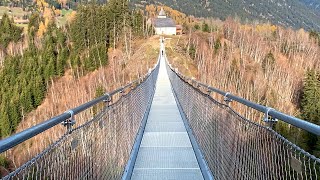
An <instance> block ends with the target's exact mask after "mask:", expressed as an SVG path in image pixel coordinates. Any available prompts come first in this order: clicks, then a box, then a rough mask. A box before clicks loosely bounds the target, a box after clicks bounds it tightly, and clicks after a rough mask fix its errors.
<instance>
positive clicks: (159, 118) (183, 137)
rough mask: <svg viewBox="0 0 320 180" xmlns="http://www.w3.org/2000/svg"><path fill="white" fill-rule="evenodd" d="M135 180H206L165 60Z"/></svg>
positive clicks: (162, 59)
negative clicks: (177, 102) (181, 112)
mask: <svg viewBox="0 0 320 180" xmlns="http://www.w3.org/2000/svg"><path fill="white" fill-rule="evenodd" d="M161 48H164V47H163V46H162V47H161ZM131 179H134V180H135V179H139V180H144V179H145V180H150V179H159V180H160V179H161V180H162V179H184V180H188V179H203V177H202V174H201V170H200V168H199V164H198V162H197V159H196V156H195V153H194V151H193V148H192V145H191V142H190V139H189V136H188V133H187V131H186V128H185V126H184V123H183V121H182V118H181V115H180V112H179V109H178V107H177V104H176V101H175V98H174V96H173V92H172V90H171V84H170V81H169V77H168V75H167V72H166V67H165V60H164V58H163V57H162V58H161V60H160V70H159V75H158V80H157V84H156V91H155V95H154V99H153V102H152V105H151V109H150V112H149V116H148V120H147V124H146V127H145V131H144V134H143V138H142V142H141V145H140V149H139V152H138V156H137V159H136V162H135V166H134V169H133V173H132V176H131Z"/></svg>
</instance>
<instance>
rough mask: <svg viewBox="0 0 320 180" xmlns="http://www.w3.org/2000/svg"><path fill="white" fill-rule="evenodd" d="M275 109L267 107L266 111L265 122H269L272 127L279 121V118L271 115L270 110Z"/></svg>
mask: <svg viewBox="0 0 320 180" xmlns="http://www.w3.org/2000/svg"><path fill="white" fill-rule="evenodd" d="M272 110H274V109H273V108H270V107H267V109H266V112H265V113H264V118H263V122H265V123H267V124H268V126H269V127H270V128H272V126H273V124H275V123H277V122H278V119H276V118H274V117H272V116H270V115H269V112H270V111H272Z"/></svg>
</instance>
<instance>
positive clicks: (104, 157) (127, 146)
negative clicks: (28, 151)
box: [0, 56, 160, 179]
mask: <svg viewBox="0 0 320 180" xmlns="http://www.w3.org/2000/svg"><path fill="white" fill-rule="evenodd" d="M159 58H160V56H159ZM158 71H159V59H158V63H157V65H156V66H155V68H154V69H152V70H151V71H150V72H149V73H148V74H147V75H146V76H145V77H143V78H141V79H139V80H138V81H135V82H132V83H130V84H129V85H127V86H125V87H123V88H120V89H118V90H116V91H113V92H112V93H110V94H106V95H104V96H102V97H100V98H97V99H95V100H93V101H91V102H88V103H86V104H84V105H82V106H79V107H77V108H74V109H72V110H70V111H68V112H66V113H63V114H61V115H59V116H57V117H55V118H52V119H50V120H48V121H46V122H45V123H43V124H40V125H37V126H36V127H33V128H31V129H28V130H25V131H24V132H22V133H20V134H17V135H14V136H12V137H10V138H8V139H4V140H2V141H0V145H1V146H2V147H1V152H3V151H6V150H8V148H11V147H12V146H14V145H16V144H19V143H21V142H22V141H24V140H26V139H28V138H31V137H32V135H36V134H38V133H41V131H44V130H46V129H48V128H50V127H53V126H55V125H57V124H59V123H61V122H63V123H64V124H65V125H67V127H68V131H67V133H66V134H64V135H63V136H62V137H61V138H60V139H59V140H58V141H56V142H55V143H53V144H52V145H50V146H49V147H48V148H47V149H45V150H44V151H43V152H41V153H40V154H38V155H37V156H36V157H34V158H33V159H31V160H30V161H28V162H27V163H25V164H24V165H22V166H21V167H19V168H17V169H16V170H15V171H13V172H11V173H10V174H9V175H7V176H5V177H3V179H121V176H122V174H123V171H124V168H125V166H126V164H127V161H128V159H129V156H130V152H131V150H132V147H133V144H134V142H135V138H136V135H137V132H138V130H139V127H140V125H141V121H142V119H143V118H144V116H145V114H146V113H147V109H148V107H149V106H150V105H151V101H152V97H153V94H154V89H155V83H156V79H157V76H158ZM118 94H120V98H119V99H118V100H117V101H116V102H114V103H112V104H109V102H110V100H111V98H112V97H113V96H119V95H118ZM103 101H105V102H108V103H107V104H106V105H105V106H104V107H103V108H102V110H101V112H99V113H97V115H96V116H95V117H94V118H93V119H91V120H90V121H88V122H86V123H84V124H82V125H80V126H77V127H75V128H72V126H71V125H72V123H73V120H74V116H75V115H76V114H77V113H79V112H81V111H83V110H85V109H87V108H90V107H92V106H93V105H95V104H97V103H101V102H103ZM66 118H69V119H66ZM49 124H50V126H49ZM44 125H47V126H46V127H44ZM36 130H37V131H36ZM18 139H19V140H18Z"/></svg>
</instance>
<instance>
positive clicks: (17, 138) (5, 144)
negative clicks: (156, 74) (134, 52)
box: [0, 56, 160, 153]
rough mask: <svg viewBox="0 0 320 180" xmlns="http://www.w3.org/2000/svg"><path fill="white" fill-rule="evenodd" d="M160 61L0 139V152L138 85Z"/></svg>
mask: <svg viewBox="0 0 320 180" xmlns="http://www.w3.org/2000/svg"><path fill="white" fill-rule="evenodd" d="M159 61H160V56H159V57H158V61H157V63H156V64H155V66H154V67H153V68H152V70H151V71H149V72H148V73H147V74H146V75H144V76H142V77H141V78H139V79H137V80H135V81H132V82H130V83H129V84H127V85H125V86H123V87H120V88H118V89H116V90H114V91H111V92H110V93H106V94H105V95H103V96H100V97H98V98H96V99H94V100H92V101H89V102H87V103H85V104H82V105H80V106H78V107H75V108H73V109H70V110H67V111H66V112H64V113H62V114H60V115H57V116H55V117H53V118H51V119H48V120H46V121H44V122H42V123H40V124H37V125H35V126H33V127H30V128H28V129H26V130H23V131H21V132H19V133H16V134H14V135H12V136H10V137H7V138H5V139H2V140H0V153H2V152H5V151H7V150H9V149H11V148H13V147H14V146H16V145H18V144H20V143H22V142H24V141H26V140H28V139H30V138H32V137H34V136H36V135H38V134H40V133H42V132H44V131H46V130H48V129H50V128H52V127H54V126H56V125H58V124H60V123H63V122H64V121H66V120H68V119H70V118H72V116H74V115H77V114H79V113H81V112H83V111H85V110H87V109H89V108H91V107H93V106H94V105H96V104H98V103H100V102H103V101H108V100H111V99H112V96H114V95H116V94H118V93H122V92H123V91H124V90H126V89H128V88H131V87H132V86H133V85H135V84H138V85H140V84H141V83H142V82H144V81H145V80H146V79H147V78H148V77H149V76H150V75H151V74H152V72H153V71H155V69H156V67H157V66H158V64H159Z"/></svg>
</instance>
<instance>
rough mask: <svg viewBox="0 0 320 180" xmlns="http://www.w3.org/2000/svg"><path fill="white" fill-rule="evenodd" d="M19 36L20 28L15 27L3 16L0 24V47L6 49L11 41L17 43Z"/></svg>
mask: <svg viewBox="0 0 320 180" xmlns="http://www.w3.org/2000/svg"><path fill="white" fill-rule="evenodd" d="M21 34H22V28H20V27H18V26H15V25H14V22H13V20H12V19H10V18H9V16H8V15H7V14H4V15H3V16H2V20H1V22H0V46H2V47H4V48H7V46H8V45H9V43H10V42H11V41H14V42H17V41H19V40H20V39H21Z"/></svg>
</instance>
